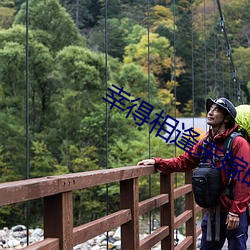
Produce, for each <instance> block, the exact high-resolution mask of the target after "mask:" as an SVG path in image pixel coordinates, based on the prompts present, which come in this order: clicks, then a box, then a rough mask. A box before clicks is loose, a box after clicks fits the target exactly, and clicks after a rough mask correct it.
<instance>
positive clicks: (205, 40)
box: [204, 0, 207, 98]
mask: <svg viewBox="0 0 250 250" xmlns="http://www.w3.org/2000/svg"><path fill="white" fill-rule="evenodd" d="M206 23H207V16H206V0H204V89H205V91H204V93H205V98H207V39H206V32H207V31H206Z"/></svg>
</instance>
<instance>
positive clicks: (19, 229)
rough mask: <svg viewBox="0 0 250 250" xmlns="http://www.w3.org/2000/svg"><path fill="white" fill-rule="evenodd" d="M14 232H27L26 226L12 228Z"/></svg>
mask: <svg viewBox="0 0 250 250" xmlns="http://www.w3.org/2000/svg"><path fill="white" fill-rule="evenodd" d="M11 230H12V231H13V232H20V231H23V230H26V227H25V226H24V225H17V226H14V227H12V228H11Z"/></svg>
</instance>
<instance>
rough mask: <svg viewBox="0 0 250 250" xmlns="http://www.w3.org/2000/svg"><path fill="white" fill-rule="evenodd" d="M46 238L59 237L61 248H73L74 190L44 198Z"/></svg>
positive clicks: (62, 249) (69, 249) (64, 249)
mask: <svg viewBox="0 0 250 250" xmlns="http://www.w3.org/2000/svg"><path fill="white" fill-rule="evenodd" d="M44 238H59V246H60V250H72V249H73V211H72V192H65V193H60V194H56V195H52V196H47V197H45V198H44Z"/></svg>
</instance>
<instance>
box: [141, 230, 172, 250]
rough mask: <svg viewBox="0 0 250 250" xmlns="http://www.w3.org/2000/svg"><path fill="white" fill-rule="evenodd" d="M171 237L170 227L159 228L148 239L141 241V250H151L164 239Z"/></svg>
mask: <svg viewBox="0 0 250 250" xmlns="http://www.w3.org/2000/svg"><path fill="white" fill-rule="evenodd" d="M168 235H169V227H167V226H164V227H160V228H158V229H157V230H156V231H155V232H153V233H152V234H150V235H148V236H147V237H146V238H144V239H142V240H141V241H140V250H148V249H151V247H153V246H154V245H155V244H157V243H158V242H159V241H161V240H162V239H164V238H166V237H167V236H168Z"/></svg>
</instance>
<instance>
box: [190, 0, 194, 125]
mask: <svg viewBox="0 0 250 250" xmlns="http://www.w3.org/2000/svg"><path fill="white" fill-rule="evenodd" d="M193 21H194V11H193V0H191V27H192V28H191V30H192V113H193V128H194V116H195V109H194V23H193Z"/></svg>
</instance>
